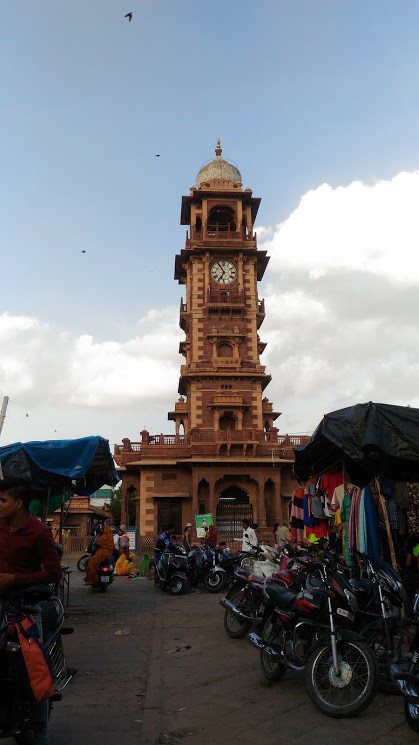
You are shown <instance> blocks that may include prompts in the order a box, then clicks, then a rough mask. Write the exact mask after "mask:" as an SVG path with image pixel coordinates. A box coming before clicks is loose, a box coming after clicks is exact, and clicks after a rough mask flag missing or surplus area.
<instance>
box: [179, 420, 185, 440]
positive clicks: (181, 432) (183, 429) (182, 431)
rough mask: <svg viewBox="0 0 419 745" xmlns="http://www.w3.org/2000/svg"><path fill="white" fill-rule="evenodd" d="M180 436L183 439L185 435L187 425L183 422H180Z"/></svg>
mask: <svg viewBox="0 0 419 745" xmlns="http://www.w3.org/2000/svg"><path fill="white" fill-rule="evenodd" d="M179 434H180V436H181V437H183V435H184V434H185V425H184V423H183V422H179Z"/></svg>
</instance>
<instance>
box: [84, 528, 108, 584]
mask: <svg viewBox="0 0 419 745" xmlns="http://www.w3.org/2000/svg"><path fill="white" fill-rule="evenodd" d="M114 548H115V544H114V540H113V534H112V531H111V529H110V526H109V525H108V524H106V525H105V526H104V528H103V533H102V535H100V536H99V537H98V538H97V539H96V542H95V553H94V554H93V556H91V557H90V559H89V561H88V564H87V570H86V579H85V582H86V583H87V584H91V585H94V584H95V582H97V581H98V574H97V570H98V569H99V567H100V565H101V563H102V561H106V559H110V558H111V557H112V554H113V552H114Z"/></svg>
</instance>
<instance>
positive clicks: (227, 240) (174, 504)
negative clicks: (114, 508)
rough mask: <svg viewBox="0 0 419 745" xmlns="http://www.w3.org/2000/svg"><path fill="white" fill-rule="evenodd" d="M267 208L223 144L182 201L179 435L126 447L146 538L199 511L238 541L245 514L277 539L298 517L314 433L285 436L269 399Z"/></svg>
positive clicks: (128, 485) (126, 488)
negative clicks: (298, 470) (263, 294)
mask: <svg viewBox="0 0 419 745" xmlns="http://www.w3.org/2000/svg"><path fill="white" fill-rule="evenodd" d="M259 204H260V199H259V197H254V196H253V194H252V191H251V189H243V185H242V178H241V174H240V171H239V170H238V168H237V167H236V166H234V165H233V164H232V163H229V162H228V161H227V160H225V159H224V158H223V157H222V150H221V145H220V142H219V141H218V143H217V147H216V149H215V158H214V159H213V160H211V161H210V162H209V163H207V164H206V165H205V166H204V167H203V168H201V170H200V171H199V173H198V175H197V177H196V185H195V186H193V187H192V188H191V189H190V193H189V195H188V196H184V197H182V208H181V224H182V225H186V226H188V228H187V233H186V243H185V247H184V248H183V249H182V251H181V252H180V254H179V255H178V256H176V260H175V279H177V280H178V282H179V283H180V284H181V285H184V287H185V293H184V299H183V298H182V300H181V302H180V326H181V328H182V329H183V331H184V332H185V338H184V340H183V341H181V342H180V346H179V351H180V353H181V354H182V355H183V357H184V361H183V364H182V365H181V368H180V378H179V394H180V397H179V399H178V400H177V402H176V404H175V406H174V409H173V411H170V412H169V420H171V421H173V422H174V425H175V427H174V428H175V432H174V434H169V435H164V434H158V435H151V434H150V433H149V432H148V430H146V429H144V430H143V431H142V432H141V441H140V442H132V441H131V440H130V439H128V438H125V439H124V440H123V443H122V445H116V446H115V460H116V461H117V463H118V465H119V469H120V473H121V478H122V493H123V500H122V522H126V516H127V513H128V503H129V501H130V500H135V502H136V513H137V524H138V526H139V530H140V535H142V536H143V537H145V538H146V537H147V536H148V537H149V539H150V542H152V541H153V540H154V536H155V535H156V533H157V532H158V531H159V530H160V529H161V527H162V525H164V524H168V523H173V524H174V525H175V529H176V532H178V533H180V531H181V528H182V526H183V525H185V523H186V522H188V521H191V522H192V523H193V522H194V518H195V516H196V515H197V514H199V513H201V514H203V513H210V514H212V516H213V519H214V522H215V523H216V526H217V530H218V535H219V538H220V539H221V537H222V538H224V539H225V540H227V541H228V540H229V539H232V538H233V537H237V536H239V535H241V530H242V527H241V522H242V520H243V519H244V518H247V519H249V520H251V521H253V522H256V523H258V525H259V537H260V538H263V532H264V531H267V530H268V528H269V538H270V539H272V530H271V528H272V525H273V524H274V522H275V521H278V522H281V521H282V520H286V519H287V518H288V505H289V498H290V497H291V495H292V492H293V489H294V487H295V482H294V480H293V476H292V463H293V461H294V453H293V447H294V446H295V445H300V444H303V443H304V441H305V440H306V439H307V438H304V437H300V436H293V437H289V436H288V435H282V436H281V435H279V434H278V429H277V428H276V427H275V420H276V419H277V417H278V416H279V412H276V411H274V408H273V405H272V404H271V403H270V401H269V400H268V398H267V397H266V396H265V394H264V391H265V388H266V386H267V385H268V383H269V381H270V379H271V377H270V375H268V374H267V373H266V371H265V367H264V365H262V364H261V361H260V355H261V353H262V352H263V350H264V348H265V346H266V345H265V343H264V342H263V341H262V340H261V339H260V337H259V329H260V327H261V325H262V323H263V320H264V318H265V304H264V301H263V300H261V299H259V296H258V282H259V280H261V279H262V277H263V275H264V272H265V270H266V267H267V264H268V257H267V255H266V251H263V250H259V249H258V247H257V240H256V234H255V232H254V223H255V219H256V215H257V212H258V208H259ZM145 538H144V540H145ZM144 545H147V544H144ZM150 547H151V545H150Z"/></svg>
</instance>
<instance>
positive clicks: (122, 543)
mask: <svg viewBox="0 0 419 745" xmlns="http://www.w3.org/2000/svg"><path fill="white" fill-rule="evenodd" d="M119 528H120V531H121V535H120V536H119V555H121V554H125V556H126V557H127V559H129V554H130V545H129V537H128V536H127V534H126V530H127V526H126V525H124V524H121V525H120V526H119Z"/></svg>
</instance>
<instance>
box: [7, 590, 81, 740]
mask: <svg viewBox="0 0 419 745" xmlns="http://www.w3.org/2000/svg"><path fill="white" fill-rule="evenodd" d="M45 601H49V602H48V607H49V608H50V611H51V615H52V617H53V619H54V620H53V622H51V628H48V627H47V624H45V626H44V642H43V647H44V650H45V653H46V656H47V660H48V664H49V668H50V671H51V674H52V678H53V683H54V695H53V697H52V698H51V699H49V701H48V715H50V714H51V711H52V707H53V703H54V702H56V701H60V700H61V698H62V696H61V693H62V691H63V690H64V688H65V687H66V686H67V685H68V683H69V682H70V680H71V679H72V677H73V674H74V671H73V670H71V669H69V668H68V667H67V663H66V659H65V655H64V649H63V643H62V637H63V636H64V635H66V634H71V633H73V629H72V628H64V627H63V620H64V608H63V605H62V603H61V601H60V600H59V599H58V598H56V597H53V595H52V590H51V588H50V587H49V586H48V585H32V586H30V587H27V588H25V589H24V590H19V591H16V592H14V593H13V594H12V595H11V596H10V597H9V598H8V599H7V600H5V601H3V602H2V603H1V604H0V687H1V692H2V695H1V699H0V738H1V739H3V738H10V737H12V738H14V740H15V742H16V743H21V745H25V744H27V743H29V742H32V739H31V738H32V737H33V734H34V732H36V731H37V730H39V729H40V727H41V718H42V717H41V715H40V707H42V704H41V705H40V704H37V703H36V702H35V701H34V697H33V693H32V689H31V688H30V685H29V681H28V677H27V672H26V667H25V663H24V659H23V655H22V652H21V647H20V644H19V640H18V639H17V638H14V637H10V636H9V633H8V629H10V627H11V625H12V624H21V623H23V622H24V620H25V619H27V618H28V616H31V615H33V614H34V613H37V611H38V608H37V606H38V604H39V603H41V604H42V603H45Z"/></svg>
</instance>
